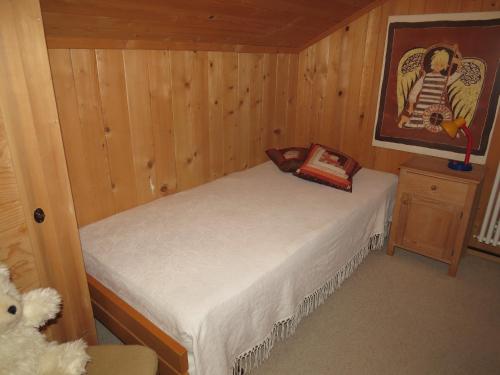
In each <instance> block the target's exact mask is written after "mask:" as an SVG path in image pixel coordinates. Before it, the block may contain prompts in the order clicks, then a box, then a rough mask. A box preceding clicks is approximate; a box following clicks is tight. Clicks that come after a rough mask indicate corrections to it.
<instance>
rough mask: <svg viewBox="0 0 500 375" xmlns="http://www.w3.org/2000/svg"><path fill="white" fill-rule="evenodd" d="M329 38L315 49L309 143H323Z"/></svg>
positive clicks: (308, 119)
mask: <svg viewBox="0 0 500 375" xmlns="http://www.w3.org/2000/svg"><path fill="white" fill-rule="evenodd" d="M328 41H329V40H328V38H325V39H322V40H321V41H319V42H318V43H316V45H315V48H314V65H313V66H312V95H311V110H310V114H309V116H308V118H307V121H308V124H307V125H306V126H308V127H309V129H310V134H309V137H310V138H309V141H310V142H322V139H323V137H322V136H323V134H322V133H323V132H322V128H323V127H322V122H323V119H324V116H323V115H324V111H325V107H326V105H329V104H330V103H326V102H325V99H326V91H327V81H328V59H329V54H330V44H329V43H328Z"/></svg>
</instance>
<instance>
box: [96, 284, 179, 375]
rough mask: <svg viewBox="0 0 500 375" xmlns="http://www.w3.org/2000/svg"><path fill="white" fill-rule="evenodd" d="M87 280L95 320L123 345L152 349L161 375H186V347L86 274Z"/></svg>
mask: <svg viewBox="0 0 500 375" xmlns="http://www.w3.org/2000/svg"><path fill="white" fill-rule="evenodd" d="M87 280H88V285H89V290H90V297H91V301H92V309H93V310H94V316H95V318H96V319H98V320H99V321H100V322H101V323H102V324H104V325H105V326H106V327H107V328H108V329H109V330H110V331H111V332H113V334H114V335H116V336H117V337H118V338H119V339H120V340H122V341H123V342H124V343H126V344H138V345H144V346H147V347H149V348H151V349H153V350H154V351H155V352H156V354H158V371H159V372H158V373H159V374H160V375H188V355H187V350H186V348H184V347H183V346H182V345H181V344H179V343H178V342H177V341H175V340H174V339H173V338H171V337H170V336H169V335H167V334H166V333H164V332H163V331H161V330H160V329H159V328H158V327H156V326H155V325H154V324H153V323H151V322H150V321H149V320H148V319H146V318H145V317H144V315H142V314H141V313H139V312H138V311H137V310H135V309H134V308H133V307H131V306H130V305H129V304H127V303H126V302H124V301H123V300H122V299H121V298H119V297H118V296H117V295H116V294H115V293H113V292H112V291H111V290H109V289H108V288H106V287H105V286H104V285H102V284H101V283H100V282H99V281H97V280H96V279H95V278H93V277H92V276H90V275H89V274H87Z"/></svg>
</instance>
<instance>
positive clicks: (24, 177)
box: [0, 0, 96, 343]
mask: <svg viewBox="0 0 500 375" xmlns="http://www.w3.org/2000/svg"><path fill="white" fill-rule="evenodd" d="M0 122H1V126H0V177H1V178H2V179H1V183H0V208H1V209H2V213H1V215H0V241H1V242H0V259H3V260H6V261H7V262H8V263H9V264H10V265H11V266H13V269H14V276H15V279H16V282H17V283H18V285H19V286H20V287H21V288H23V289H29V288H32V287H37V286H39V285H40V286H52V287H54V288H56V289H57V290H58V291H59V293H61V295H62V298H63V301H64V307H63V311H62V315H61V317H60V318H58V320H57V324H55V326H54V328H53V329H52V333H53V335H52V336H53V337H54V338H56V339H58V340H72V339H76V338H79V337H83V338H85V339H86V340H87V341H88V342H89V343H95V341H96V336H95V327H94V322H93V318H92V310H91V305H90V297H89V292H88V288H87V282H86V277H85V272H84V267H83V261H82V255H81V249H80V241H79V237H78V231H77V227H76V219H75V213H74V207H73V201H72V198H71V190H70V187H69V180H68V174H67V170H66V160H65V157H64V152H63V145H62V140H61V133H60V128H59V119H58V116H57V110H56V104H55V99H54V91H53V87H52V79H51V75H50V69H49V62H48V55H47V48H46V45H45V38H44V31H43V25H42V18H41V13H40V4H39V3H38V0H0ZM36 208H42V209H43V210H44V212H45V215H46V217H45V220H44V221H43V222H42V223H36V222H35V221H34V218H33V212H34V210H35V209H36Z"/></svg>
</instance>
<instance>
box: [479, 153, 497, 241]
mask: <svg viewBox="0 0 500 375" xmlns="http://www.w3.org/2000/svg"><path fill="white" fill-rule="evenodd" d="M499 180H500V163H498V167H497V174H496V177H495V182H494V183H493V190H491V194H490V200H489V201H488V207H487V208H486V213H485V215H484V219H483V224H482V225H481V232H480V233H479V236H477V240H478V241H479V242H483V243H486V244H489V245H493V246H499V245H500V240H499V238H500V193H499V191H498V185H499Z"/></svg>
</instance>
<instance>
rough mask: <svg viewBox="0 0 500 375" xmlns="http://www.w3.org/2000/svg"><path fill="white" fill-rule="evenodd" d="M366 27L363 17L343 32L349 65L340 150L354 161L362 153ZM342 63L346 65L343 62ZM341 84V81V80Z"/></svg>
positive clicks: (365, 18)
mask: <svg viewBox="0 0 500 375" xmlns="http://www.w3.org/2000/svg"><path fill="white" fill-rule="evenodd" d="M367 26H368V15H363V16H361V17H360V18H358V19H357V20H356V21H354V22H352V23H351V24H350V25H349V26H348V27H349V28H348V30H346V31H345V33H346V34H350V36H349V37H348V39H349V45H348V48H349V52H348V53H349V55H350V56H349V57H348V59H349V61H350V63H349V65H350V68H349V69H348V73H347V72H346V73H347V74H346V76H345V77H346V78H347V79H346V81H345V85H343V87H342V88H341V90H343V92H344V94H343V95H342V96H344V97H345V99H344V100H345V102H344V103H345V110H344V111H343V117H342V123H343V127H342V135H341V148H342V149H343V150H344V151H346V152H347V153H349V154H350V155H352V156H353V157H354V158H355V159H360V158H361V154H362V152H363V151H364V150H363V148H362V145H361V142H360V135H361V132H362V131H363V128H362V124H363V119H362V118H361V117H360V116H361V113H362V103H361V102H360V96H361V84H362V81H361V79H360V78H362V74H363V66H364V62H365V53H366V49H365V40H366V31H367ZM343 63H346V62H344V61H343ZM341 82H343V80H342V79H341Z"/></svg>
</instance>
